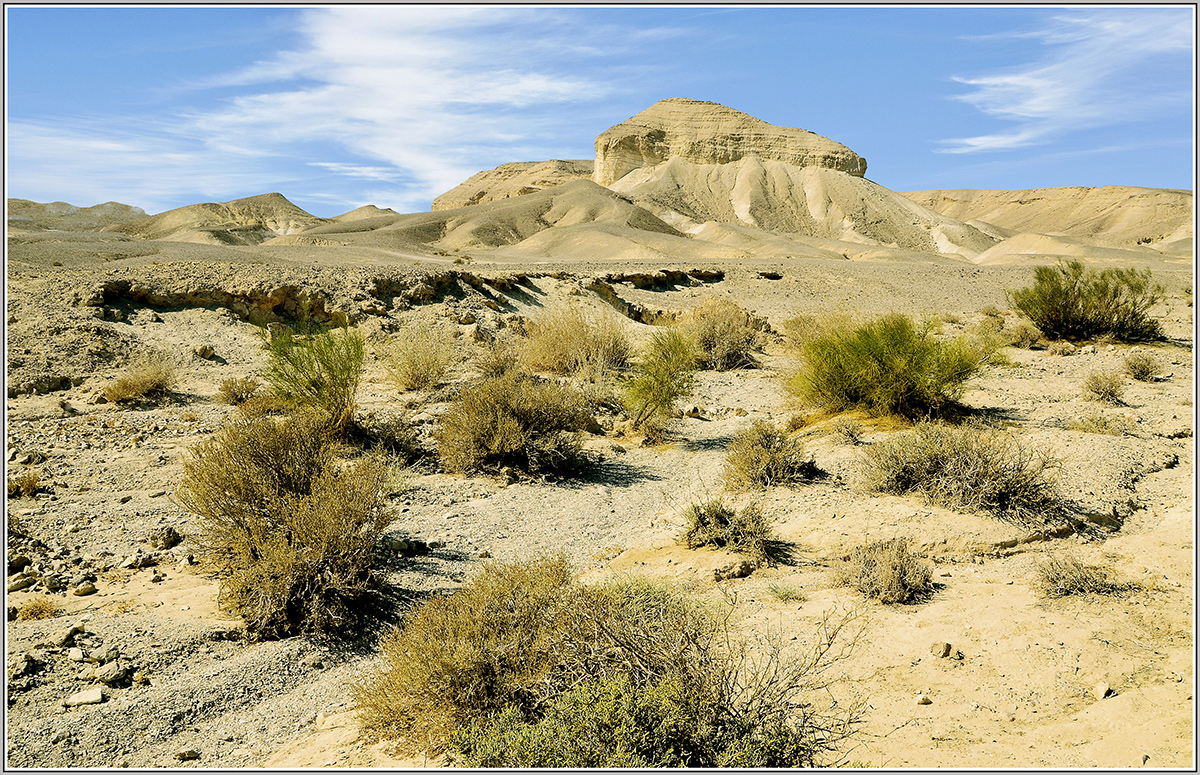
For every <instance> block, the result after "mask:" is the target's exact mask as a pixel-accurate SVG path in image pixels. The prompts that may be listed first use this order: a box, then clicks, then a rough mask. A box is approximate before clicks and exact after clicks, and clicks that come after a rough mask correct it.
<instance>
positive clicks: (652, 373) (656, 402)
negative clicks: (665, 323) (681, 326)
mask: <svg viewBox="0 0 1200 775" xmlns="http://www.w3.org/2000/svg"><path fill="white" fill-rule="evenodd" d="M695 382H696V351H695V348H694V347H693V346H692V343H691V341H690V340H689V339H688V338H687V337H685V336H683V335H682V334H680V333H679V332H678V331H675V330H671V329H667V330H663V331H656V332H655V333H654V335H653V336H652V337H651V339H650V342H649V344H647V345H646V348H645V349H644V350H643V351H642V354H641V357H640V358H639V359H638V361H637V363H636V365H635V366H634V368H633V369H632V371H631V374H630V375H629V377H628V379H627V380H626V382H625V386H624V388H625V406H626V408H627V409H628V411H629V414H630V417H631V418H632V419H633V427H634V428H643V429H644V430H645V429H646V426H647V422H648V421H651V422H650V423H649V425H650V426H651V427H652V428H653V427H659V428H661V427H662V426H664V425H665V423H666V422H667V421H669V420H670V418H671V417H672V416H673V415H674V413H675V402H676V401H678V400H679V399H680V398H683V397H685V396H687V395H689V394H690V393H691V392H692V388H693V386H694V385H695Z"/></svg>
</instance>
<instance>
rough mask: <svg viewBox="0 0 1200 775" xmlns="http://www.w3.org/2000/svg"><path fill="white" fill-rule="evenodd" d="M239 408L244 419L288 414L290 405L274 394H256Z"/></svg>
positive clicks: (238, 406) (239, 405)
mask: <svg viewBox="0 0 1200 775" xmlns="http://www.w3.org/2000/svg"><path fill="white" fill-rule="evenodd" d="M237 408H238V412H240V413H241V415H242V416H243V417H278V416H280V415H284V414H287V412H288V405H287V404H286V403H284V402H283V401H281V400H280V399H279V398H278V397H277V396H276V395H275V394H274V393H255V394H254V395H252V396H250V397H249V398H247V399H246V400H245V401H243V402H242V403H240V404H238V405H237Z"/></svg>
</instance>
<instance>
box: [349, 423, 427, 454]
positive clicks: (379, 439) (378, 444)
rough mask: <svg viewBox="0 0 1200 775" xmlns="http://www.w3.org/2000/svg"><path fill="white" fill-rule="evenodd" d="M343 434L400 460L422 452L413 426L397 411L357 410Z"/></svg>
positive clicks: (365, 446) (366, 446) (371, 448)
mask: <svg viewBox="0 0 1200 775" xmlns="http://www.w3.org/2000/svg"><path fill="white" fill-rule="evenodd" d="M346 436H347V437H348V438H349V439H350V440H351V441H354V442H356V443H358V444H361V445H362V447H363V448H364V449H368V450H372V451H378V452H382V453H385V454H388V455H392V456H394V457H396V458H399V460H400V462H402V463H411V462H412V461H414V460H416V459H417V458H419V457H421V456H422V455H423V454H424V449H423V448H422V447H421V440H420V437H419V436H418V435H417V431H416V429H415V428H413V426H412V424H411V423H410V422H408V421H407V420H406V419H404V418H403V417H400V416H398V415H388V416H383V417H381V416H379V415H377V414H376V413H374V412H365V413H363V412H360V413H359V414H356V415H355V416H354V417H353V418H352V419H351V420H350V424H349V427H348V428H347V430H346Z"/></svg>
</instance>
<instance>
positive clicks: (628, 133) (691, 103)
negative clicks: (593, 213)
mask: <svg viewBox="0 0 1200 775" xmlns="http://www.w3.org/2000/svg"><path fill="white" fill-rule="evenodd" d="M751 155H754V156H758V157H759V158H761V159H773V160H775V161H781V162H785V163H787V164H792V165H795V166H797V167H813V166H815V167H826V168H828V169H832V170H838V171H839V172H845V173H847V174H850V175H854V176H856V177H862V176H863V175H865V174H866V172H867V160H866V159H864V158H863V157H861V156H859V155H858V154H856V153H855V152H854V151H852V150H850V149H849V148H847V147H846V146H844V145H842V144H841V143H836V142H834V141H833V140H830V139H829V138H827V137H821V136H820V135H818V134H814V133H813V132H809V131H808V130H805V129H797V128H795V127H785V126H774V125H773V124H768V123H767V122H765V121H760V120H759V119H757V118H754V117H753V116H749V115H747V114H745V113H742V112H740V111H737V110H734V109H732V108H727V107H725V106H724V105H719V104H717V103H715V102H701V101H698V100H689V99H684V98H681V97H670V98H668V99H665V100H661V101H659V102H656V103H654V104H653V105H651V106H650V107H649V108H646V109H645V110H643V111H642V112H641V113H638V114H637V115H636V116H634V117H633V118H631V119H629V120H628V121H623V122H621V123H620V124H617V125H616V126H614V127H612V128H611V129H609V130H607V131H606V132H603V133H602V134H601V135H600V136H599V137H597V138H596V167H595V172H594V174H593V178H592V179H593V180H595V181H596V182H597V183H599V184H600V185H602V186H607V185H611V184H612V183H614V182H616V181H618V180H620V179H621V178H622V177H624V176H625V175H626V174H627V173H629V172H631V171H632V170H635V169H638V168H640V167H653V166H655V165H658V164H661V163H663V162H664V161H667V160H668V159H671V158H674V157H678V158H683V159H687V160H688V161H691V162H695V163H698V164H727V163H729V162H733V161H737V160H739V159H741V158H743V157H745V156H751Z"/></svg>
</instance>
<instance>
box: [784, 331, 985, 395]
mask: <svg viewBox="0 0 1200 775" xmlns="http://www.w3.org/2000/svg"><path fill="white" fill-rule="evenodd" d="M996 350H997V346H996V343H994V342H991V341H988V340H978V339H968V338H965V337H960V338H958V339H954V340H952V341H948V342H944V341H940V340H938V339H937V338H936V337H935V336H934V332H933V325H932V324H930V323H925V324H923V325H921V326H917V325H916V324H915V323H913V321H912V319H911V318H909V317H907V316H905V315H900V314H891V315H886V316H884V317H882V318H878V319H877V320H874V321H870V322H868V323H865V324H862V325H860V326H857V327H851V326H849V325H831V326H829V327H828V328H827V329H826V330H825V332H824V333H822V334H820V335H819V336H816V337H814V338H812V339H809V340H808V341H807V342H805V343H804V345H803V347H802V353H803V356H804V366H803V368H802V369H801V370H800V372H799V373H797V374H796V375H795V376H794V377H793V378H792V379H791V380H789V382H788V387H789V389H790V390H792V392H794V393H796V394H797V395H799V396H800V397H801V398H802V399H804V400H806V401H809V402H811V403H814V404H817V405H821V406H824V407H826V408H827V409H829V410H831V411H841V410H845V409H854V408H862V409H865V410H866V411H868V412H871V413H872V414H878V415H885V414H898V415H901V416H904V417H924V416H927V415H929V414H931V413H937V412H938V411H940V410H942V409H944V408H946V407H948V406H950V405H953V404H955V403H957V401H958V399H959V398H960V397H961V396H962V392H963V386H964V383H965V382H966V381H967V380H968V379H970V378H971V377H973V376H975V375H976V374H977V373H979V371H980V370H981V369H982V368H983V366H984V364H986V363H988V362H989V360H992V359H994V358H995V355H996Z"/></svg>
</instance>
